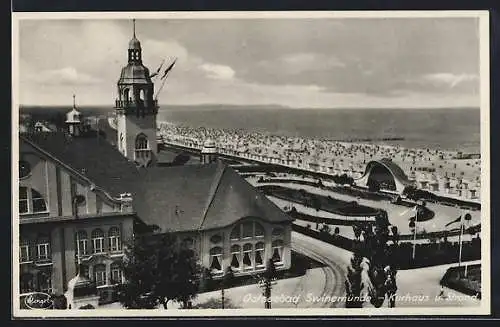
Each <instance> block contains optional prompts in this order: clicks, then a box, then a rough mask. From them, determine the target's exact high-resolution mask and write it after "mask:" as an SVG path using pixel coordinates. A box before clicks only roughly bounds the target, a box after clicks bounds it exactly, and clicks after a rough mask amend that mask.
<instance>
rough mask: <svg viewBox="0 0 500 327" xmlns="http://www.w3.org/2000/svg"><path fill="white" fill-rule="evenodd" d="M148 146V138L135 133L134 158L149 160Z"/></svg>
mask: <svg viewBox="0 0 500 327" xmlns="http://www.w3.org/2000/svg"><path fill="white" fill-rule="evenodd" d="M150 152H151V150H150V148H149V142H148V138H147V137H146V135H144V134H139V135H137V138H136V139H135V159H136V160H149V158H150Z"/></svg>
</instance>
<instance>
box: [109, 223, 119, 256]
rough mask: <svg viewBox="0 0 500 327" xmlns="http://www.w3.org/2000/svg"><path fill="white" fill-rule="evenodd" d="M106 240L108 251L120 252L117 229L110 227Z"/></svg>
mask: <svg viewBox="0 0 500 327" xmlns="http://www.w3.org/2000/svg"><path fill="white" fill-rule="evenodd" d="M108 240H109V250H110V251H120V250H121V240H120V229H119V228H118V227H111V228H110V229H109V231H108Z"/></svg>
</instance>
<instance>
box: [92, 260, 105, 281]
mask: <svg viewBox="0 0 500 327" xmlns="http://www.w3.org/2000/svg"><path fill="white" fill-rule="evenodd" d="M94 279H95V283H96V285H97V286H102V285H106V283H107V278H106V266H105V265H103V264H99V265H95V266H94Z"/></svg>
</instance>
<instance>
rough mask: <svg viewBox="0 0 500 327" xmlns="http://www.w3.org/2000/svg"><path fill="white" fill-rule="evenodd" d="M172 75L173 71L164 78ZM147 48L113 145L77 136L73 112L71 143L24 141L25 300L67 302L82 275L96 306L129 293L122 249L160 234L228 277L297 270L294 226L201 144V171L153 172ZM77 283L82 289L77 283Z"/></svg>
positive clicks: (135, 61) (121, 104)
mask: <svg viewBox="0 0 500 327" xmlns="http://www.w3.org/2000/svg"><path fill="white" fill-rule="evenodd" d="M172 67H173V64H172V65H171V66H170V67H169V68H168V69H167V71H166V72H165V75H166V73H167V72H168V70H169V69H171V68H172ZM153 90H154V86H153V82H152V80H151V76H150V73H149V70H148V69H147V68H146V67H145V66H144V65H143V64H142V49H141V45H140V42H139V41H138V40H137V38H136V37H135V27H134V36H133V38H132V40H131V41H130V43H129V48H128V64H127V66H126V67H124V68H123V69H122V73H121V76H120V79H119V81H118V96H117V100H116V103H115V104H116V108H115V111H116V114H117V120H116V139H115V140H116V142H114V144H112V143H110V142H108V141H107V140H106V139H105V138H102V137H101V136H100V133H80V128H79V127H80V126H81V122H82V121H83V120H84V117H83V116H82V115H81V113H80V112H79V111H78V110H77V109H76V105H75V104H74V105H73V108H72V110H71V111H70V112H69V113H68V115H67V120H66V128H65V129H64V132H51V133H37V132H34V133H27V134H24V135H20V149H19V153H20V160H19V216H20V217H19V223H20V240H19V241H20V243H19V266H20V284H19V285H20V292H21V294H28V293H30V292H35V291H38V292H47V293H57V294H62V293H65V292H66V291H67V285H68V282H69V281H70V280H73V279H74V278H75V275H76V273H77V267H81V268H82V270H83V271H79V276H80V277H81V278H89V279H90V280H92V281H93V282H94V283H95V284H96V286H97V289H98V291H99V294H100V298H101V302H107V301H112V300H113V296H114V295H113V294H114V292H113V290H114V288H115V287H116V285H118V284H120V283H121V282H123V280H124V279H123V274H122V271H121V270H120V262H121V260H122V258H123V256H124V246H125V244H127V243H126V242H127V241H129V240H132V239H133V237H134V234H140V233H142V232H143V231H144V230H146V228H145V227H146V226H148V225H149V226H151V225H155V226H158V227H160V230H161V231H162V232H164V233H166V232H173V233H176V235H177V236H178V239H179V240H180V241H181V242H182V243H183V244H185V245H187V246H189V247H191V248H192V249H193V250H195V253H196V254H197V257H198V259H199V262H200V264H201V265H202V266H204V267H205V268H208V269H210V270H211V271H212V274H213V276H214V277H215V278H220V277H222V276H223V274H224V272H225V270H226V269H227V267H232V268H233V271H234V273H235V275H250V274H255V273H258V272H261V271H264V270H265V269H266V265H267V264H268V261H269V259H273V261H274V264H275V266H276V269H277V270H283V269H288V268H289V267H290V265H291V245H290V243H291V224H292V219H291V218H290V217H289V216H288V215H286V214H285V213H284V212H283V211H282V210H281V209H280V208H278V207H277V206H276V205H275V204H274V203H272V202H271V201H270V200H269V199H267V198H266V197H265V195H264V194H262V193H260V192H258V191H257V190H256V189H255V188H253V187H252V186H251V185H250V184H249V183H248V182H247V181H245V180H244V179H243V178H242V177H241V176H239V175H238V174H237V173H236V171H234V170H233V169H232V168H231V167H229V166H227V165H225V164H224V163H222V162H221V161H219V160H217V150H216V149H217V147H216V146H215V143H214V142H213V141H209V142H206V147H205V151H204V153H203V158H202V160H201V161H202V162H201V164H193V165H180V166H171V167H164V166H159V165H157V164H156V163H157V155H158V148H157V145H156V139H157V137H156V114H157V109H158V106H157V102H156V99H155V98H154V95H153ZM80 277H79V278H80Z"/></svg>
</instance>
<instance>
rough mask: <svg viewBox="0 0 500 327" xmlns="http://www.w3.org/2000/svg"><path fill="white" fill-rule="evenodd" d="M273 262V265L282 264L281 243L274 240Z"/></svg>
mask: <svg viewBox="0 0 500 327" xmlns="http://www.w3.org/2000/svg"><path fill="white" fill-rule="evenodd" d="M272 248H273V257H272V259H273V261H274V263H275V264H283V241H282V240H276V241H273V243H272Z"/></svg>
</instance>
